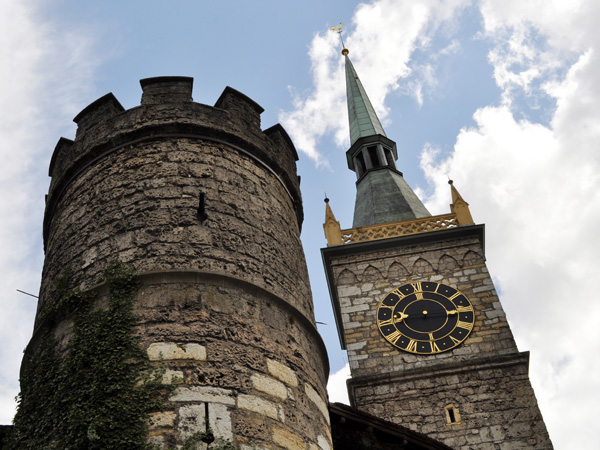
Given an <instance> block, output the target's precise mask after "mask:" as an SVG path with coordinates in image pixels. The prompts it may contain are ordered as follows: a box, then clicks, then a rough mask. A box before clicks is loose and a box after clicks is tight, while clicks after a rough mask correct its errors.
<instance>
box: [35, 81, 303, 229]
mask: <svg viewBox="0 0 600 450" xmlns="http://www.w3.org/2000/svg"><path fill="white" fill-rule="evenodd" d="M140 84H141V86H142V89H143V94H142V102H141V103H142V104H141V106H138V107H135V108H132V109H129V110H125V109H124V108H123V106H121V104H120V103H119V101H118V100H117V99H116V98H115V96H114V95H113V94H112V93H109V94H106V95H105V96H103V97H101V98H99V99H98V100H96V101H94V102H92V103H91V104H90V105H88V106H87V107H86V108H85V109H83V110H82V111H81V112H80V113H79V114H78V115H77V116H76V117H75V119H73V120H74V122H75V123H77V133H76V138H75V140H74V141H71V140H69V139H65V138H61V139H60V140H59V142H58V144H57V145H56V148H55V150H54V153H53V155H52V159H51V161H50V169H49V175H50V176H51V177H52V181H51V184H50V190H49V193H48V202H47V208H46V217H45V220H44V240H46V239H47V235H48V222H49V221H50V220H51V219H52V214H53V210H54V206H55V203H56V201H58V199H59V198H60V195H61V194H62V192H63V190H64V188H65V187H66V185H67V184H69V183H70V182H71V181H72V180H73V178H74V177H75V176H76V174H77V173H78V172H79V171H81V170H83V168H85V167H86V166H88V165H90V164H92V163H93V162H95V161H96V160H97V159H99V158H103V157H105V156H107V155H108V154H109V153H111V152H113V151H116V150H118V149H119V148H121V147H122V146H123V145H126V144H127V143H130V142H132V141H136V140H139V139H146V140H147V139H156V138H157V137H158V136H163V137H166V136H171V137H176V136H201V137H204V138H207V139H211V140H213V141H226V142H228V143H230V144H233V145H235V146H236V147H238V149H239V150H240V151H242V152H244V153H246V154H247V155H249V156H251V157H252V158H253V159H255V160H256V161H257V162H258V163H259V164H261V165H263V166H264V167H265V168H266V169H267V170H269V171H270V172H272V173H273V175H274V176H276V177H277V178H278V179H279V181H280V182H281V185H282V187H283V188H284V189H285V191H286V192H287V194H288V195H289V196H290V198H291V199H292V200H293V202H294V204H295V205H296V214H297V218H298V225H299V226H301V224H302V220H303V212H302V207H301V195H300V189H299V185H300V182H299V178H298V176H297V175H296V164H295V163H296V161H297V160H298V154H297V152H296V149H295V148H294V145H293V144H292V141H291V140H290V138H289V136H288V135H287V133H286V132H285V130H284V129H283V128H282V127H281V126H280V125H275V126H273V127H271V128H269V129H267V130H264V131H263V130H261V128H260V114H261V113H262V112H263V108H262V107H261V106H260V105H258V104H257V103H256V102H254V101H253V100H252V99H250V98H248V97H247V96H246V95H244V94H242V93H240V92H238V91H236V90H235V89H233V88H231V87H226V88H225V90H224V91H223V93H222V94H221V96H220V97H219V99H218V100H217V102H216V104H215V106H214V107H211V106H208V105H203V104H199V103H194V102H193V101H192V95H191V94H192V84H193V79H192V78H189V77H156V78H145V79H143V80H141V81H140Z"/></svg>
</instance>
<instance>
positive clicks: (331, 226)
mask: <svg viewBox="0 0 600 450" xmlns="http://www.w3.org/2000/svg"><path fill="white" fill-rule="evenodd" d="M323 230H325V238H326V239H327V246H331V245H338V244H341V243H342V228H341V227H340V222H339V221H337V220H336V218H335V216H334V215H333V211H332V210H331V207H330V206H329V199H328V198H327V196H325V223H324V224H323Z"/></svg>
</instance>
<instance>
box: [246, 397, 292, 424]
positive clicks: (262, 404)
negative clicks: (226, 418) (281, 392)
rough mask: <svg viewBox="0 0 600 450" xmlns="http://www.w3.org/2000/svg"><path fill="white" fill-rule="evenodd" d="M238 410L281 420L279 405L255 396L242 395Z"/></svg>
mask: <svg viewBox="0 0 600 450" xmlns="http://www.w3.org/2000/svg"><path fill="white" fill-rule="evenodd" d="M237 405H238V408H242V409H245V410H248V411H252V412H255V413H258V414H261V415H263V416H267V417H270V418H271V419H275V420H281V419H282V418H281V417H280V416H279V410H278V408H277V405H276V404H275V403H273V402H270V401H269V400H265V399H264V398H261V397H257V396H255V395H246V394H240V395H239V396H238V401H237Z"/></svg>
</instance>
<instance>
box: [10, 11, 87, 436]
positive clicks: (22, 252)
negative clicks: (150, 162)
mask: <svg viewBox="0 0 600 450" xmlns="http://www.w3.org/2000/svg"><path fill="white" fill-rule="evenodd" d="M42 6H43V4H41V3H38V2H35V1H31V2H21V1H18V0H8V1H3V2H2V3H1V4H0V29H1V30H2V33H0V67H2V71H0V85H1V86H3V89H1V90H0V191H1V192H2V193H3V197H2V200H1V201H0V217H2V222H1V224H0V248H1V249H2V252H1V254H0V272H1V273H2V284H1V286H0V290H1V292H0V295H1V298H2V314H1V315H0V340H1V341H2V342H3V345H2V347H0V360H1V361H2V365H1V367H0V405H1V406H0V423H4V424H6V423H10V422H11V420H12V416H13V415H14V408H15V403H14V397H15V396H16V395H17V393H18V391H19V387H18V383H17V380H18V371H19V364H20V361H21V358H22V351H23V349H24V348H25V346H26V344H27V342H28V341H29V339H30V337H31V331H32V329H31V327H32V325H33V315H34V313H35V308H36V300H35V299H34V298H31V297H28V296H26V295H23V294H20V293H17V292H16V289H21V290H24V291H26V292H30V293H32V294H34V295H37V291H38V288H39V279H40V274H41V266H42V258H43V255H42V252H41V245H42V244H41V239H40V237H41V224H42V214H43V210H44V204H43V198H44V194H45V189H46V188H47V183H48V180H49V179H48V176H47V168H48V162H49V160H50V155H51V150H52V148H51V147H49V146H51V145H52V143H53V142H56V141H57V140H58V138H57V136H59V135H60V133H61V131H60V129H59V126H58V125H56V124H61V125H62V124H65V123H69V122H70V120H71V119H72V117H74V115H75V113H76V111H77V109H78V108H79V109H80V106H81V100H80V99H79V98H80V97H81V96H82V93H83V92H85V91H86V90H90V89H92V86H91V84H90V83H91V76H90V73H91V72H92V69H93V67H94V64H93V63H90V61H94V58H90V52H91V49H90V41H89V39H88V38H86V36H85V35H83V34H81V33H78V32H77V31H76V30H74V29H73V31H71V32H68V33H57V32H56V31H57V30H56V29H55V27H53V26H52V24H48V23H44V22H42V21H40V19H39V15H38V13H39V10H40V8H41V7H42ZM88 33H89V31H88ZM74 98H78V100H77V101H76V102H75V101H74ZM75 104H78V106H75ZM41 161H44V162H41ZM15 324H27V326H25V327H22V326H16V325H15Z"/></svg>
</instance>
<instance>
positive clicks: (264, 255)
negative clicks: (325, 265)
mask: <svg viewBox="0 0 600 450" xmlns="http://www.w3.org/2000/svg"><path fill="white" fill-rule="evenodd" d="M140 84H141V87H142V91H143V93H142V100H141V105H140V106H137V107H134V108H131V109H128V110H125V108H123V106H122V105H121V104H120V103H119V101H118V100H117V99H116V98H115V96H114V95H113V94H107V95H105V96H103V97H101V98H99V99H98V100H96V101H94V102H93V103H91V104H90V105H89V106H87V107H86V108H84V109H83V110H82V111H81V112H80V113H79V114H78V115H77V116H76V117H75V119H74V121H75V122H76V123H77V125H78V127H77V133H76V137H75V139H74V140H70V139H66V138H61V139H60V140H59V141H58V143H57V145H56V148H55V150H54V153H53V155H52V159H51V162H50V169H49V175H50V176H51V177H52V180H51V183H50V188H49V192H48V196H47V200H46V212H45V217H44V248H45V251H46V259H47V264H46V266H47V267H46V269H45V273H47V275H48V276H46V277H45V281H44V282H43V285H42V292H43V293H45V292H46V290H47V289H48V288H49V287H50V286H51V284H52V281H51V279H53V278H55V276H56V274H57V273H58V270H59V266H60V264H64V263H66V262H68V261H73V262H74V268H75V269H77V268H80V269H81V270H82V272H81V281H82V282H83V283H84V285H88V284H89V283H90V282H91V280H92V279H93V276H90V275H92V274H93V275H94V276H96V275H97V274H98V273H99V272H100V270H101V268H100V266H101V265H98V266H97V267H96V262H98V261H99V260H101V259H104V258H105V257H106V258H109V257H112V258H117V257H118V258H121V259H122V258H123V254H122V250H123V249H122V248H120V247H121V245H122V244H123V240H124V239H127V240H129V241H130V244H129V245H130V246H131V249H132V250H131V251H133V249H134V248H135V254H136V256H135V257H133V256H132V257H131V261H132V262H133V261H135V264H137V265H138V267H136V268H138V269H140V270H142V269H143V270H164V269H169V270H172V269H177V268H182V267H186V268H188V267H190V266H192V267H196V268H202V267H203V266H206V265H208V264H210V265H211V266H213V267H212V268H213V269H214V270H217V271H219V272H222V273H229V274H234V275H235V276H238V277H240V278H243V279H246V280H249V281H251V282H252V283H255V284H257V285H259V286H261V287H263V288H267V289H269V290H271V291H272V292H274V293H276V294H277V295H281V296H282V297H286V298H287V299H289V301H290V303H292V304H294V303H298V302H297V299H302V298H303V297H307V296H308V298H310V288H309V285H308V277H303V276H300V277H298V276H297V274H298V273H299V274H304V273H305V272H306V268H305V267H304V268H297V267H295V266H296V262H297V261H300V259H298V257H299V256H300V258H301V261H302V265H303V266H304V256H303V254H302V249H301V245H300V241H299V233H300V229H301V225H302V220H303V212H302V199H301V194H300V186H299V185H300V179H299V177H298V176H297V174H296V161H297V160H298V154H297V152H296V149H295V148H294V145H293V144H292V141H291V140H290V138H289V136H288V135H287V133H286V132H285V130H284V129H283V128H282V127H281V126H280V125H279V124H277V125H274V126H272V127H270V128H268V129H266V130H262V129H261V127H260V125H261V123H260V114H261V113H262V112H263V108H262V107H261V106H260V105H258V104H257V103H256V102H255V101H253V100H252V99H250V98H248V97H247V96H246V95H244V94H242V93H240V92H238V91H237V90H235V89H232V88H231V87H226V88H225V90H224V91H223V93H222V94H221V96H220V97H219V99H218V100H217V102H216V103H215V105H214V106H208V105H204V104H200V103H195V102H193V101H192V86H193V79H192V78H189V77H156V78H146V79H143V80H141V81H140ZM182 142H188V143H199V142H202V145H200V147H199V148H200V149H202V151H207V152H208V153H207V154H206V155H205V156H202V154H201V153H202V152H200V153H199V152H198V150H197V149H191V150H189V151H187V150H188V149H183V148H182V146H183V144H182ZM209 143H210V145H209ZM189 145H190V146H193V145H196V144H193V145H192V144H189ZM198 145H199V144H198ZM152 146H154V147H157V146H161V148H162V147H164V148H166V149H167V150H166V151H163V152H161V154H160V155H159V156H158V155H157V156H153V157H152V159H151V161H153V162H152V163H151V164H149V165H147V164H146V162H143V161H142V159H140V157H139V155H138V153H139V152H140V148H146V147H152ZM213 146H214V148H215V149H219V150H218V151H224V152H225V153H226V154H227V152H230V153H231V152H232V153H231V156H227V158H229V159H230V160H231V162H229V163H227V164H226V165H224V166H223V167H221V166H219V165H218V164H216V161H215V162H213V163H211V162H210V161H212V158H214V157H216V154H217V153H215V152H217V150H210V151H209V147H211V148H212V147H213ZM225 147H226V149H225ZM180 150H186V151H187V152H186V153H185V155H186V156H185V158H184V157H183V156H181V154H180ZM234 154H235V155H237V156H240V157H239V158H237V157H236V158H234V157H233V155H234ZM181 158H184V159H183V160H182V159H181ZM196 160H197V161H196ZM219 161H220V160H219ZM200 164H202V167H201V166H200ZM137 165H139V166H140V168H138V169H136V170H142V169H141V168H143V170H145V171H148V172H149V173H150V172H151V171H155V173H154V175H153V176H151V177H150V178H148V177H145V176H140V177H139V179H137V180H134V179H133V178H131V177H132V173H137V175H136V176H138V175H140V173H139V172H135V171H134V172H132V171H131V167H136V166H137ZM105 166H107V169H106V170H105V169H102V170H105V172H106V174H108V173H110V175H107V176H110V177H112V178H110V179H104V182H105V183H107V184H111V183H112V184H111V186H106V187H105V190H104V192H111V193H112V194H113V195H115V196H116V195H117V194H118V195H120V196H121V197H120V198H114V199H112V200H114V202H113V201H112V200H108V199H107V198H104V199H98V198H93V197H94V196H99V195H100V191H99V188H98V186H90V185H89V183H95V181H92V179H93V176H92V175H93V174H94V173H96V172H97V171H99V170H100V169H101V168H103V167H105ZM254 167H256V168H254ZM165 168H166V169H168V170H166V172H165V171H163V169H165ZM173 171H175V172H173ZM240 171H241V172H243V173H240ZM259 172H260V173H262V172H264V173H265V176H267V177H268V179H269V183H270V184H271V185H272V186H273V188H274V189H277V190H278V192H277V194H276V195H275V193H274V192H271V191H264V192H260V191H259V189H260V188H262V187H261V186H260V185H258V186H259V187H256V186H257V185H256V182H255V180H254V179H253V176H254V175H253V174H258V173H259ZM88 174H89V175H90V176H92V178H90V179H89V180H87V178H86V177H87V175H88ZM142 175H143V174H142ZM177 175H179V176H178V177H177ZM171 177H173V178H171ZM236 177H238V178H239V177H241V178H240V179H239V180H238V179H237V178H236ZM217 179H219V180H221V181H222V182H233V183H235V185H236V189H240V190H242V191H243V190H244V189H247V190H248V192H241V193H239V195H237V198H236V199H235V201H234V200H233V199H232V200H230V199H229V197H228V195H234V194H233V193H232V194H228V193H226V192H225V191H224V188H223V187H222V185H219V186H220V187H219V186H218V185H217V184H215V183H216V182H217ZM84 180H86V181H84ZM159 180H162V181H160V183H161V184H162V185H164V183H170V184H171V186H170V187H169V188H168V190H165V191H164V192H161V195H160V198H156V199H155V201H148V206H147V207H145V208H147V210H146V211H145V212H144V213H143V214H142V213H140V212H139V211H136V212H135V214H133V215H134V216H137V215H138V214H142V215H144V216H145V217H146V220H148V218H151V217H152V214H150V213H149V211H151V210H152V209H154V208H158V209H159V210H161V211H162V210H163V209H164V210H165V212H168V213H169V214H171V215H173V214H175V212H177V213H176V216H175V217H172V218H171V219H167V218H165V219H164V220H165V221H166V222H168V223H167V224H162V225H161V227H162V228H160V227H159V226H158V224H154V223H153V222H152V221H150V223H142V222H139V224H138V221H137V219H136V220H132V217H131V216H129V214H130V213H131V212H132V210H130V209H129V208H133V207H134V206H129V205H130V204H131V201H129V198H130V197H132V198H137V197H136V195H137V194H138V193H141V191H143V190H144V189H147V188H148V187H149V186H150V185H152V186H154V185H156V184H158V183H159ZM182 180H183V181H182ZM249 180H251V181H252V183H249ZM124 186H128V188H127V189H124ZM167 191H168V192H167ZM148 192H150V193H152V192H154V191H146V193H148ZM163 194H164V195H166V196H167V197H169V198H173V199H175V198H177V201H178V202H179V203H181V202H187V203H186V204H187V205H189V206H186V207H185V208H187V209H185V212H183V210H180V209H178V208H179V206H175V205H174V204H170V203H169V204H167V203H166V201H165V200H164V198H163V197H162V196H163ZM251 194H252V196H251ZM103 195H104V194H103ZM201 195H202V201H203V202H204V204H203V208H205V209H206V211H207V213H208V214H209V215H210V216H211V218H216V215H219V214H224V215H223V216H222V217H220V218H223V219H224V220H231V219H234V220H236V221H240V220H241V221H242V222H245V223H248V224H250V225H251V229H249V230H248V231H247V234H242V235H240V236H237V237H235V238H234V237H232V236H231V235H229V234H222V232H223V231H224V230H228V229H232V231H236V232H237V228H235V226H234V225H235V224H234V223H227V224H226V225H223V224H220V225H217V222H218V221H211V220H209V221H208V223H205V224H203V226H200V225H199V224H197V223H194V222H192V219H193V218H194V217H195V215H196V210H197V209H198V202H199V201H200V200H199V196H201ZM256 195H258V196H259V198H261V200H264V201H265V203H268V204H265V205H263V206H264V208H265V211H261V212H260V213H258V212H257V211H254V210H255V209H256V208H257V207H258V205H257V202H256V200H255V199H254V198H255V197H254V196H256ZM86 196H87V198H86ZM246 196H247V197H248V198H246ZM245 198H246V199H245ZM270 198H272V199H276V201H275V200H269V199H270ZM244 199H245V200H244ZM280 199H287V201H286V208H287V205H289V207H290V208H291V211H292V217H295V221H294V223H287V222H285V223H277V217H281V215H282V214H284V212H283V210H282V208H283V204H281V200H280ZM169 201H170V202H171V200H169ZM173 201H174V200H173ZM94 202H98V203H97V204H98V207H100V208H104V209H108V208H110V207H111V205H113V203H114V207H115V210H114V211H112V212H113V213H114V216H113V219H118V220H115V223H113V224H112V225H114V226H116V227H117V229H112V230H110V231H108V227H104V225H105V224H104V221H107V220H108V217H109V216H108V215H106V214H104V215H99V216H98V217H97V218H93V219H91V220H90V219H89V218H90V215H84V213H83V211H84V210H85V209H86V208H88V207H90V205H92V204H94ZM73 205H78V208H76V209H77V211H71V208H73ZM134 205H135V207H138V206H139V202H138V203H134ZM66 210H68V211H69V212H68V213H67V212H66ZM105 212H106V213H108V211H105ZM65 214H66V215H65ZM188 214H189V216H190V217H189V218H188ZM285 214H287V212H286V213H285ZM75 219H78V220H84V219H86V220H90V222H89V223H86V224H79V223H72V221H73V220H75ZM140 220H142V218H141V216H140ZM161 220H162V219H161ZM286 220H287V218H286ZM63 221H64V224H62V222H63ZM63 225H64V226H63ZM81 225H85V226H81ZM213 226H214V227H220V228H219V230H218V231H219V233H217V228H215V229H214V230H211V227H213ZM165 227H168V228H169V229H170V230H175V229H180V228H181V229H185V230H189V231H190V232H191V233H192V235H191V236H189V238H188V239H187V240H185V239H184V240H182V241H181V242H178V243H177V245H175V241H176V239H175V238H173V237H167V236H166V235H165V231H164V230H166V228H165ZM232 227H233V228H232ZM159 228H160V229H159ZM234 228H235V230H234ZM275 228H276V230H275ZM100 229H103V230H106V233H105V234H100V233H99V230H100ZM143 229H145V232H143V233H141V232H142V231H143ZM192 230H193V231H192ZM207 230H211V232H209V233H208V234H207ZM213 231H214V232H213ZM82 233H89V236H87V237H86V239H83V238H82V236H81V234H82ZM140 233H141V234H140ZM154 233H155V234H156V236H154V237H153V238H152V239H149V235H152V234H154ZM195 233H200V235H196V234H195ZM109 234H110V237H109ZM249 235H251V236H253V237H256V238H258V237H259V236H261V235H264V237H262V238H259V241H260V242H267V241H268V240H271V239H273V240H274V241H276V242H278V243H279V244H281V246H282V248H283V249H284V250H283V253H282V254H281V255H280V256H283V260H285V261H287V262H286V264H288V265H289V266H290V267H289V268H290V269H293V270H292V271H290V272H289V273H287V274H283V273H282V270H284V268H283V264H282V263H280V262H276V261H277V260H278V259H280V257H278V258H270V257H269V256H268V255H270V254H274V253H272V252H276V251H277V250H276V249H275V248H262V247H256V248H254V249H250V248H249V247H248V246H247V245H246V246H244V245H243V244H244V243H245V242H248V236H249ZM53 236H54V237H53ZM65 236H72V238H73V240H72V241H71V242H75V243H77V242H80V245H79V244H76V245H72V244H70V245H68V246H67V245H65V244H66V243H65ZM125 236H127V238H125ZM90 238H91V239H92V241H90ZM94 239H97V240H94ZM163 239H164V240H165V242H163V244H165V245H166V244H167V242H169V245H170V246H171V248H169V249H161V250H160V251H158V250H157V252H158V253H156V254H155V253H153V252H149V253H148V252H147V251H146V252H144V251H143V250H144V249H145V250H148V247H146V244H148V245H149V246H150V247H152V246H156V245H158V241H161V240H163ZM151 240H152V241H153V242H150V241H151ZM288 241H289V242H288ZM115 242H119V245H116V244H115ZM286 242H288V243H287V244H286ZM101 243H104V245H100V244H101ZM184 244H185V245H186V246H188V247H194V250H193V251H192V250H191V249H187V250H182V248H181V246H182V245H184ZM256 245H259V244H258V243H257V244H256ZM208 249H213V250H214V249H222V250H221V251H223V252H224V253H225V254H220V255H218V257H217V256H216V255H215V258H214V260H211V261H209V259H207V257H206V253H205V252H206V251H207V250H208ZM294 249H295V250H294ZM290 251H291V252H292V253H294V255H292V254H287V255H286V253H289V252H290ZM160 252H166V253H164V254H162V256H161V254H160ZM295 252H300V253H299V254H298V255H296V254H295ZM91 253H94V254H96V256H95V257H92V258H90V257H89V256H87V255H90V254H91ZM240 253H245V256H243V257H242V256H241V255H240ZM101 254H102V257H101V256H100V255H101ZM183 255H188V257H184V256H183ZM127 259H128V258H125V260H127ZM173 259H176V260H177V261H178V262H174V261H173ZM53 260H60V261H61V263H60V264H58V265H54V264H53V263H50V262H51V261H53ZM263 260H264V261H263ZM150 261H152V262H150ZM216 261H220V262H219V263H217V262H216ZM125 262H127V261H125ZM263 262H264V263H265V264H266V266H267V267H272V268H273V271H269V270H265V268H264V267H263V266H262V264H263ZM216 266H220V267H216ZM251 266H255V267H254V269H255V270H248V267H251ZM232 267H234V268H235V269H233V270H232ZM269 272H270V273H269ZM78 273H79V272H78V271H77V270H75V275H76V276H77V274H78ZM51 274H52V275H51ZM300 285H302V287H300ZM284 291H285V292H286V293H285V294H284V293H283V292H284ZM298 292H303V294H302V295H297V294H298ZM45 298H46V297H45V296H42V301H41V302H40V304H42V303H43V302H45V300H44V299H45ZM302 302H303V303H304V305H303V306H302V308H301V309H303V310H304V311H305V312H306V313H308V314H309V315H310V316H312V302H311V301H308V302H304V301H302Z"/></svg>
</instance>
